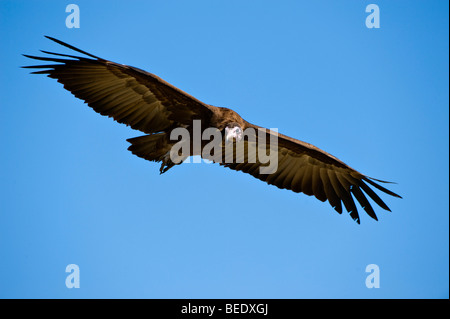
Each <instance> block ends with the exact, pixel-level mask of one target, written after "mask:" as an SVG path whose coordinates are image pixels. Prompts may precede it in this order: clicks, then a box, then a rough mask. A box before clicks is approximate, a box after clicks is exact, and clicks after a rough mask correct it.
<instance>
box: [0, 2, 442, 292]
mask: <svg viewBox="0 0 450 319" xmlns="http://www.w3.org/2000/svg"><path fill="white" fill-rule="evenodd" d="M69 3H76V4H77V5H78V6H79V8H80V28H79V29H68V28H67V27H66V25H65V19H66V17H67V15H68V13H66V12H65V7H66V5H68V4H69ZM370 3H372V2H364V1H331V0H330V1H278V2H274V1H247V2H242V1H226V2H225V1H195V0H194V1H164V3H161V1H76V2H67V3H65V2H61V1H45V2H42V1H5V0H2V1H0V30H1V31H0V32H1V39H2V41H1V43H2V47H1V50H0V56H1V59H2V61H3V66H2V72H1V73H0V83H1V91H0V94H1V95H0V101H1V105H0V132H1V134H0V138H1V145H2V154H1V157H0V165H1V167H2V170H1V173H0V176H1V178H0V297H2V298H448V297H449V213H448V209H449V197H448V194H449V187H448V186H449V179H448V176H449V171H448V167H449V148H448V145H449V104H448V103H449V93H448V92H449V91H448V85H449V83H448V82H449V65H448V57H449V42H448V36H449V34H448V33H449V32H448V23H449V21H448V11H449V8H448V2H447V1H376V2H374V3H376V4H377V5H378V6H379V8H380V22H381V24H380V28H379V29H368V28H367V27H366V25H365V19H366V17H367V15H368V13H366V12H365V7H366V6H367V5H368V4H370ZM44 35H49V36H53V37H56V38H58V39H61V40H63V41H65V42H68V43H70V44H72V45H74V46H76V47H79V48H81V49H83V50H85V51H88V52H90V53H93V54H95V55H98V56H101V57H103V58H106V59H109V60H112V61H115V62H119V63H123V64H129V65H133V66H136V67H139V68H142V69H145V70H147V71H149V72H152V73H154V74H157V75H158V76H160V77H162V78H163V79H165V80H166V81H168V82H170V83H172V84H173V85H175V86H177V87H179V88H181V89H182V90H184V91H186V92H188V93H189V94H191V95H193V96H195V97H196V98H198V99H200V100H202V101H204V102H206V103H209V104H213V105H216V106H226V107H230V108H232V109H234V110H236V111H237V112H238V113H239V114H240V115H241V116H242V117H243V118H244V119H246V120H248V121H249V122H251V123H254V124H258V125H261V126H265V127H272V128H278V130H279V132H280V133H283V134H286V135H289V136H292V137H294V138H297V139H300V140H303V141H306V142H309V143H312V144H314V145H316V146H318V147H320V148H322V149H324V150H325V151H327V152H329V153H331V154H333V155H335V156H337V157H338V158H340V159H341V160H342V161H344V162H345V163H347V164H348V165H350V166H351V167H354V168H355V169H357V170H359V171H360V172H362V173H364V174H367V175H369V176H372V177H375V178H379V179H384V180H390V181H395V182H397V183H398V184H394V185H391V187H390V188H391V189H392V190H393V191H394V192H396V193H399V194H400V195H402V196H403V199H397V198H393V197H390V196H384V195H382V198H383V199H384V200H385V201H386V203H387V204H388V205H389V207H390V208H391V209H392V213H389V212H386V211H383V210H382V209H381V208H379V207H377V208H376V212H377V215H378V217H379V221H378V222H376V221H374V220H372V219H371V218H370V217H369V216H367V215H365V214H361V215H362V217H361V225H357V224H356V223H354V222H353V221H352V219H351V218H350V217H349V216H345V215H346V214H345V213H343V214H342V215H339V214H338V213H336V212H335V211H334V210H333V209H332V208H331V207H330V205H329V204H328V203H322V202H320V201H318V200H317V199H315V198H313V197H309V196H306V195H303V194H296V193H293V192H290V191H286V190H280V189H278V188H276V187H273V186H268V185H266V184H265V183H263V182H261V181H259V180H256V179H254V178H252V177H251V176H247V175H246V174H243V173H241V172H234V171H231V170H228V169H225V168H222V167H219V166H218V165H212V164H185V165H181V166H178V167H175V168H172V169H171V170H170V171H169V172H168V173H167V174H164V175H162V176H160V175H159V165H158V164H154V163H150V162H147V161H145V160H143V159H140V158H138V157H136V156H133V155H132V154H131V153H130V152H129V151H127V147H128V145H129V144H128V143H127V142H126V139H127V138H130V137H135V136H140V135H142V134H141V133H140V132H137V131H133V130H132V129H130V128H129V127H126V126H124V125H120V124H118V123H115V122H114V121H112V120H111V119H108V118H105V117H102V116H100V115H99V114H97V113H95V112H94V111H93V110H92V109H90V108H89V107H87V106H86V105H85V104H83V102H82V101H80V100H78V99H76V98H74V97H73V96H72V95H71V94H70V93H69V92H67V91H66V90H64V89H63V88H62V85H60V84H59V83H57V82H56V81H55V80H52V79H49V78H46V77H44V76H38V75H33V76H32V75H29V74H28V70H25V69H20V68H19V67H20V66H23V65H29V64H34V62H33V61H30V60H28V59H26V58H25V57H23V56H22V55H21V54H22V53H26V54H37V53H38V52H39V51H38V50H48V51H56V52H66V53H69V51H68V50H66V49H65V48H63V47H61V46H59V45H57V44H56V43H53V42H51V41H49V40H47V39H46V38H44ZM69 264H76V265H78V266H79V269H80V288H78V289H77V288H73V289H68V288H67V287H66V285H65V280H66V276H67V275H68V273H66V272H65V269H66V266H67V265H69ZM369 264H376V265H378V267H379V269H380V288H372V289H368V288H367V287H366V285H365V280H366V277H367V276H368V273H366V272H365V269H366V266H367V265H369Z"/></svg>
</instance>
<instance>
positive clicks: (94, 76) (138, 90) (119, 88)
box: [24, 36, 213, 133]
mask: <svg viewBox="0 0 450 319" xmlns="http://www.w3.org/2000/svg"><path fill="white" fill-rule="evenodd" d="M47 38H48V39H50V40H53V41H55V42H56V43H59V44H61V45H63V46H65V47H67V48H69V49H72V50H74V51H77V52H79V53H82V54H84V55H86V56H87V57H79V56H74V55H68V54H60V53H53V52H48V51H42V52H43V53H46V54H49V55H50V56H49V57H38V56H31V55H24V56H26V57H28V58H31V59H35V60H40V61H49V62H51V64H45V65H32V66H25V67H24V68H33V69H36V68H37V69H43V70H40V71H36V72H32V73H33V74H48V76H49V77H50V78H54V79H57V80H58V82H60V83H62V84H63V85H64V88H66V89H67V90H69V91H70V92H72V94H73V95H75V96H76V97H77V98H80V99H82V100H84V101H85V102H86V103H87V104H88V105H89V106H90V107H92V108H93V109H94V110H95V111H96V112H98V113H100V114H102V115H106V116H109V117H112V118H114V119H115V120H116V121H117V122H119V123H124V124H127V125H129V126H131V127H132V128H133V129H137V130H140V131H142V132H145V133H154V132H160V131H162V130H164V129H167V128H169V127H171V126H173V125H175V126H180V125H183V124H185V125H189V124H190V123H192V120H193V119H200V120H208V119H209V118H210V117H211V115H212V113H213V111H212V107H211V106H209V105H207V104H205V103H203V102H201V101H199V100H197V99H195V98H194V97H192V96H190V95H189V94H187V93H185V92H183V91H181V90H180V89H178V88H176V87H174V86H172V85H171V84H169V83H167V82H165V81H164V80H162V79H160V78H159V77H157V76H156V75H154V74H151V73H148V72H146V71H143V70H140V69H138V68H135V67H131V66H127V65H123V64H118V63H114V62H111V61H108V60H105V59H102V58H99V57H97V56H95V55H92V54H90V53H87V52H85V51H82V50H80V49H77V48H75V47H73V46H71V45H69V44H67V43H64V42H62V41H60V40H57V39H54V38H51V37H48V36H47ZM55 56H61V57H63V58H56V57H55Z"/></svg>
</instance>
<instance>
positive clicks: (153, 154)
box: [127, 133, 181, 174]
mask: <svg viewBox="0 0 450 319" xmlns="http://www.w3.org/2000/svg"><path fill="white" fill-rule="evenodd" d="M127 141H128V142H129V143H131V145H130V146H129V147H128V150H129V151H131V153H133V154H134V155H137V156H139V157H142V158H144V159H146V160H148V161H152V162H161V168H160V169H159V172H160V173H161V174H163V173H165V172H167V171H168V170H169V169H170V168H171V167H173V166H175V165H176V164H175V163H173V162H172V160H171V159H170V150H171V149H172V146H173V143H170V141H168V139H167V136H166V133H156V134H151V135H144V136H139V137H134V138H130V139H127ZM178 164H181V163H178Z"/></svg>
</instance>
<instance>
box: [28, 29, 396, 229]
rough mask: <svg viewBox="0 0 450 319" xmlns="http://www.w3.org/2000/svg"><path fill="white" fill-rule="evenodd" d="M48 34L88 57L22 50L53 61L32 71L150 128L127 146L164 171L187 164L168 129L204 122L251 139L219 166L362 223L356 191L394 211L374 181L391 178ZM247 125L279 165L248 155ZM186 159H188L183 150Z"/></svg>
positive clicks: (235, 137) (229, 138) (235, 139)
mask: <svg viewBox="0 0 450 319" xmlns="http://www.w3.org/2000/svg"><path fill="white" fill-rule="evenodd" d="M46 37H47V38H48V39H50V40H52V41H54V42H56V43H58V44H60V45H63V46H65V47H67V48H69V49H71V50H73V51H76V52H78V53H81V54H83V55H84V56H75V55H69V54H61V53H54V52H48V51H41V52H43V53H45V54H47V55H48V56H45V57H40V56H31V55H25V54H24V56H25V57H28V58H31V59H35V60H40V61H46V62H50V63H51V64H44V65H32V66H24V68H32V69H33V68H34V69H41V70H38V71H35V72H31V73H32V74H46V75H47V76H48V77H50V78H54V79H56V80H57V81H58V82H60V83H62V84H63V85H64V88H65V89H66V90H68V91H70V92H71V93H72V94H73V95H74V96H75V97H77V98H79V99H81V100H83V101H84V102H85V103H87V104H88V105H89V106H90V107H91V108H93V109H94V110H95V111H96V112H98V113H100V114H101V115H105V116H108V117H112V118H113V119H114V120H116V121H117V122H119V123H123V124H126V125H128V126H130V127H131V128H133V129H135V130H139V131H142V132H143V133H145V134H146V135H143V136H140V137H135V138H131V139H128V140H127V141H128V142H130V143H131V145H130V147H129V148H128V149H129V150H130V151H131V152H132V153H133V154H135V155H137V156H139V157H142V158H144V159H146V160H149V161H154V162H160V163H161V168H160V173H161V174H162V173H164V172H166V171H167V170H169V169H170V168H171V167H173V166H175V165H178V164H181V163H182V161H180V162H176V161H175V162H174V161H173V158H172V157H171V156H169V155H170V154H171V150H172V149H173V147H174V146H175V145H176V143H177V142H179V141H178V140H173V139H171V137H170V136H171V133H172V132H173V131H174V130H175V129H177V128H184V129H186V130H188V131H189V132H193V128H194V125H193V123H194V122H195V121H199V122H200V123H201V127H202V128H207V127H209V128H215V129H216V130H217V131H218V132H220V133H221V136H222V138H223V140H222V141H221V144H220V147H222V148H224V147H226V145H230V144H231V145H234V144H236V143H240V142H242V141H244V143H245V144H246V148H244V153H242V151H241V152H240V153H239V152H238V151H236V152H234V153H232V154H233V155H232V158H231V160H230V159H228V160H223V159H224V157H221V159H222V160H217V158H215V160H214V161H216V162H219V164H220V165H222V166H225V167H228V168H230V169H232V170H236V171H242V172H244V173H247V174H250V175H252V176H254V177H256V178H258V179H260V180H261V181H264V182H266V183H267V184H270V185H275V186H277V187H278V188H281V189H288V190H292V191H294V192H296V193H300V192H301V193H304V194H306V195H310V196H312V195H314V196H315V197H316V198H317V199H318V200H320V201H322V202H325V201H327V200H328V202H329V203H330V205H331V206H332V207H333V208H334V209H335V210H336V211H337V212H338V213H339V214H341V213H342V211H343V207H342V204H344V207H345V209H346V210H347V212H348V213H349V215H350V216H351V217H352V218H353V220H355V221H356V222H357V223H358V224H359V223H360V218H359V214H358V210H357V207H356V204H355V201H354V198H355V199H356V200H357V201H358V202H359V204H360V205H361V206H362V208H363V209H364V210H365V212H366V213H367V214H368V215H369V216H370V217H372V218H373V219H375V220H378V219H377V216H376V214H375V211H374V209H373V208H372V206H371V203H370V202H369V200H368V198H367V197H366V195H368V196H369V197H370V198H371V199H372V200H373V201H374V202H375V203H376V204H378V205H379V206H380V207H382V208H383V209H385V210H388V211H390V209H389V207H388V206H387V205H386V204H385V203H384V202H383V200H382V199H381V198H380V197H379V196H378V195H377V194H376V193H375V191H374V190H373V189H372V187H374V188H376V189H378V190H379V191H382V192H384V193H386V194H389V195H392V196H395V197H399V198H401V196H399V195H397V194H395V193H394V192H392V191H390V190H388V189H386V188H385V187H383V186H381V185H380V184H379V183H389V182H386V181H382V180H378V179H374V178H371V177H368V176H366V175H364V174H361V173H360V172H358V171H356V170H355V169H353V168H351V167H350V166H348V165H347V164H345V163H344V162H342V161H341V160H339V159H338V158H336V157H334V156H333V155H331V154H328V153H327V152H325V151H323V150H321V149H319V148H317V147H316V146H314V145H311V144H309V143H305V142H302V141H300V140H297V139H294V138H291V137H288V136H285V135H282V134H279V133H278V132H275V131H273V130H269V129H266V128H263V127H260V126H257V125H253V124H251V123H249V122H247V121H245V120H244V119H243V118H242V117H241V116H239V115H238V114H237V113H236V112H235V111H233V110H231V109H228V108H224V107H216V106H212V105H209V104H206V103H203V102H201V101H199V100H198V99H196V98H194V97H193V96H191V95H189V94H187V93H185V92H183V91H182V90H180V89H178V88H176V87H175V86H173V85H171V84H169V83H167V82H166V81H164V80H162V79H161V78H159V77H158V76H156V75H154V74H151V73H149V72H146V71H144V70H141V69H138V68H135V67H132V66H128V65H123V64H119V63H115V62H112V61H108V60H105V59H102V58H100V57H97V56H95V55H92V54H90V53H87V52H85V51H82V50H80V49H78V48H76V47H74V46H72V45H69V44H67V43H64V42H62V41H60V40H57V39H55V38H52V37H49V36H46ZM246 130H253V131H254V132H255V133H254V134H256V133H258V134H259V133H262V134H263V135H264V136H265V137H266V138H267V140H268V139H269V138H270V137H272V138H273V137H275V138H276V141H277V143H276V144H275V150H274V151H275V155H276V157H275V159H276V160H277V163H278V165H277V167H276V170H274V171H273V172H271V173H265V172H263V171H262V170H261V168H262V167H263V166H264V165H263V163H262V162H261V161H260V160H250V156H249V155H248V154H246V153H245V152H246V151H245V150H247V152H249V151H250V149H251V148H252V147H253V148H255V147H256V148H257V147H259V146H255V140H250V139H249V138H248V136H247V139H245V138H243V133H244V132H245V131H246ZM258 141H259V140H258ZM205 146H206V142H202V143H201V144H200V146H199V147H197V148H194V147H190V153H189V154H188V155H190V156H192V155H201V156H202V157H204V158H207V159H210V155H211V154H210V153H208V155H205V153H204V152H202V149H203V148H204V147H205ZM270 147H272V148H273V145H272V146H267V147H266V151H267V150H269V148H270ZM236 149H237V148H236ZM178 155H180V153H178ZM181 155H186V154H185V153H183V154H181ZM182 158H183V159H185V158H186V156H184V157H182ZM377 182H378V183H377ZM371 186H372V187H371ZM365 194H366V195H365Z"/></svg>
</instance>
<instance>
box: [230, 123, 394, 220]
mask: <svg viewBox="0 0 450 319" xmlns="http://www.w3.org/2000/svg"><path fill="white" fill-rule="evenodd" d="M247 124H248V125H247V127H248V128H253V129H254V132H256V133H255V134H257V132H262V136H263V140H262V141H263V143H267V144H266V145H264V146H263V147H262V148H261V145H258V140H257V138H256V137H255V139H254V140H253V142H249V141H248V140H246V141H244V142H243V143H245V147H243V148H241V149H239V148H238V147H236V148H235V150H234V153H232V156H233V158H232V159H227V158H226V157H224V161H223V162H222V163H221V165H223V166H226V167H229V168H231V169H233V170H237V171H242V172H244V173H248V174H250V175H252V176H254V177H256V178H258V179H260V180H262V181H265V182H266V183H268V184H271V185H275V186H277V187H278V188H281V189H289V190H292V191H294V192H296V193H300V192H301V193H304V194H306V195H314V196H315V197H316V198H317V199H319V200H320V201H322V202H324V201H326V200H328V202H329V203H330V205H331V206H332V207H333V208H334V209H335V210H336V211H337V212H339V213H340V214H341V213H342V203H343V204H344V206H345V209H346V210H347V211H348V212H349V214H350V216H351V217H352V218H353V219H354V220H355V221H356V222H357V223H358V224H359V223H360V218H359V214H358V209H357V207H356V205H355V201H354V198H356V200H357V201H358V202H359V204H360V205H361V206H362V207H363V208H364V210H365V211H366V213H367V214H368V215H369V216H370V217H372V218H374V219H375V220H378V219H377V216H376V214H375V212H374V210H373V208H372V206H371V204H370V202H369V200H368V199H367V197H366V195H365V194H367V195H368V196H369V197H370V198H371V199H372V200H373V201H374V202H375V203H377V204H378V205H379V206H380V207H382V208H384V209H385V210H388V211H390V209H389V207H388V206H387V205H386V204H385V203H384V202H383V200H382V199H381V198H380V197H379V196H378V195H377V194H376V193H375V192H374V191H373V189H372V188H371V187H370V186H373V187H375V188H377V189H378V190H380V191H382V192H384V193H387V194H389V195H392V196H395V197H400V198H401V196H399V195H397V194H395V193H393V192H392V191H390V190H388V189H386V188H384V187H383V186H381V185H379V184H378V183H376V182H381V183H388V182H385V181H381V180H377V179H374V178H370V177H368V176H365V175H363V174H361V173H359V172H358V171H356V170H354V169H353V168H351V167H349V166H348V165H346V164H345V163H343V162H342V161H340V160H339V159H337V158H336V157H334V156H333V155H331V154H328V153H326V152H324V151H322V150H321V149H319V148H317V147H315V146H314V145H311V144H308V143H305V142H302V141H299V140H296V139H293V138H291V137H288V136H285V135H282V134H278V133H276V132H273V131H271V130H268V129H265V128H262V127H258V126H255V125H252V124H249V123H247ZM270 135H272V136H274V135H275V136H276V137H277V141H278V145H276V147H273V146H272V149H270V147H271V146H270V144H268V143H269V137H270ZM254 141H257V142H256V143H255V142H254ZM259 144H261V143H259ZM258 147H260V148H261V149H263V150H264V151H266V152H267V153H268V152H270V151H272V152H275V155H276V160H277V161H278V166H277V168H276V170H275V171H274V172H273V173H270V174H263V173H261V170H260V168H261V167H263V166H267V163H261V161H260V160H258V158H259V156H257V157H256V160H249V157H248V156H249V154H252V148H256V153H258V152H259V150H258ZM375 181H376V182H375ZM369 185H370V186H369Z"/></svg>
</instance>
